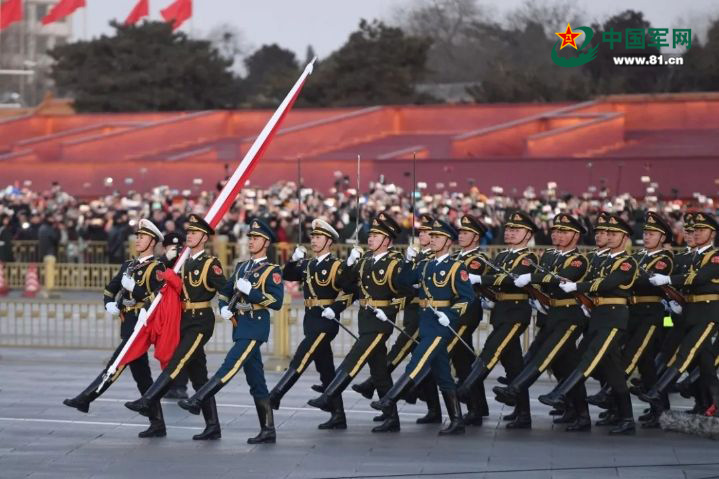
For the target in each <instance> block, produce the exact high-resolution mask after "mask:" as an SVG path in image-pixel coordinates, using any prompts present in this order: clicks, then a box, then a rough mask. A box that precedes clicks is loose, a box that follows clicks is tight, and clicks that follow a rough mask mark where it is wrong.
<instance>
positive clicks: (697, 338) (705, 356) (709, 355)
mask: <svg viewBox="0 0 719 479" xmlns="http://www.w3.org/2000/svg"><path fill="white" fill-rule="evenodd" d="M712 319H716V318H712ZM682 331H683V332H684V339H683V340H682V342H681V344H680V345H679V350H678V351H677V353H676V354H675V355H674V357H672V358H671V359H670V360H669V364H668V365H669V366H674V367H676V368H677V369H678V370H679V372H680V373H684V372H685V371H686V370H687V369H688V368H689V367H690V366H691V365H692V364H696V366H697V367H698V368H699V380H700V381H701V384H702V385H703V386H705V387H707V388H709V390H715V391H716V390H719V379H718V378H717V370H716V366H715V355H714V351H713V350H712V344H711V338H712V336H713V335H714V333H715V332H716V331H717V324H716V323H714V322H707V323H703V324H684V325H683V328H682Z"/></svg>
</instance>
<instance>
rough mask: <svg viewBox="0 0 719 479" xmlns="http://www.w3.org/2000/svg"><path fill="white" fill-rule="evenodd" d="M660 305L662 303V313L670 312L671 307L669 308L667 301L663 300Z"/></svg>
mask: <svg viewBox="0 0 719 479" xmlns="http://www.w3.org/2000/svg"><path fill="white" fill-rule="evenodd" d="M661 303H662V306H664V311H666V312H667V313H671V312H672V307H671V306H669V301H667V300H666V299H663V300H661Z"/></svg>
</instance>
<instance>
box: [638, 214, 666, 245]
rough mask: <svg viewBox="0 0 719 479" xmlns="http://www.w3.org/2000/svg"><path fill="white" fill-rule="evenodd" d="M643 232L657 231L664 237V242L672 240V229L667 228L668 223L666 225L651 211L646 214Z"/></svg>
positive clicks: (664, 221)
mask: <svg viewBox="0 0 719 479" xmlns="http://www.w3.org/2000/svg"><path fill="white" fill-rule="evenodd" d="M644 230H645V231H646V230H649V231H658V232H660V233H661V234H663V235H664V236H665V237H666V240H665V241H671V240H672V227H671V226H669V223H667V221H666V220H665V219H664V218H662V217H661V216H659V214H657V213H655V212H653V211H649V212H647V217H646V218H645V222H644Z"/></svg>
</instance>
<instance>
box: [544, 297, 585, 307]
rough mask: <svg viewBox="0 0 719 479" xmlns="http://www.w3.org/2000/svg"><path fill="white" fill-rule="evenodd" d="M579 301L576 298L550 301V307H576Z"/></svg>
mask: <svg viewBox="0 0 719 479" xmlns="http://www.w3.org/2000/svg"><path fill="white" fill-rule="evenodd" d="M577 304H579V303H577V300H576V299H574V298H569V299H550V300H549V306H551V307H552V308H563V307H565V306H576V305H577Z"/></svg>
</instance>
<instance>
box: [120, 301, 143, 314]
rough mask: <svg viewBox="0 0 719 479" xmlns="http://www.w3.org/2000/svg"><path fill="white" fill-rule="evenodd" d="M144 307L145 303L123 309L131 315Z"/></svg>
mask: <svg viewBox="0 0 719 479" xmlns="http://www.w3.org/2000/svg"><path fill="white" fill-rule="evenodd" d="M143 306H144V304H143V303H137V304H134V305H132V306H125V307H124V308H122V310H123V311H124V312H126V313H129V312H131V311H139V310H140V309H142V307H143Z"/></svg>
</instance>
